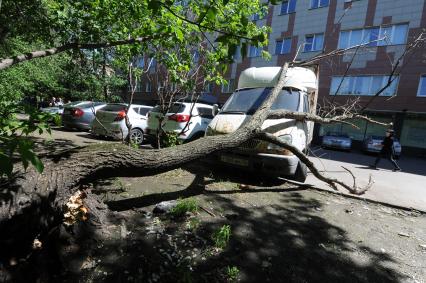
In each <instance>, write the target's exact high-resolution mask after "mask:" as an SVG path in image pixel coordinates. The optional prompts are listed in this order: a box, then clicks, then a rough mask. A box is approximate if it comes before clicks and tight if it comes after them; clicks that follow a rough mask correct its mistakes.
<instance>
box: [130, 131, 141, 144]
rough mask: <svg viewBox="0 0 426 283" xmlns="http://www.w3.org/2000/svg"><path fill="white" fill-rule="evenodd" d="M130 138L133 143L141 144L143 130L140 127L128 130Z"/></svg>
mask: <svg viewBox="0 0 426 283" xmlns="http://www.w3.org/2000/svg"><path fill="white" fill-rule="evenodd" d="M130 140H131V141H132V142H133V143H136V144H139V145H141V144H142V143H143V140H144V138H143V131H142V130H141V129H137V128H136V129H132V130H131V131H130Z"/></svg>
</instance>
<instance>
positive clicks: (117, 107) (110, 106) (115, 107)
mask: <svg viewBox="0 0 426 283" xmlns="http://www.w3.org/2000/svg"><path fill="white" fill-rule="evenodd" d="M126 108H127V105H126V104H107V105H106V106H105V107H103V108H102V111H107V112H118V111H122V110H126Z"/></svg>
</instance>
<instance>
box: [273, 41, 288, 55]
mask: <svg viewBox="0 0 426 283" xmlns="http://www.w3.org/2000/svg"><path fill="white" fill-rule="evenodd" d="M286 40H289V41H290V50H288V52H283V48H284V42H285V41H286ZM278 42H281V50H280V52H279V53H276V54H275V55H282V54H290V53H291V43H292V38H291V37H287V38H283V39H281V40H277V41H276V42H275V44H276V45H278ZM276 49H277V48H275V51H276Z"/></svg>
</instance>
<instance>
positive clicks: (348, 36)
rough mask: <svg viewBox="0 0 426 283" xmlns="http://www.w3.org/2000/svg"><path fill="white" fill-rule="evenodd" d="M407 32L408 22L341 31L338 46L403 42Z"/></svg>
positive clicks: (347, 46)
mask: <svg viewBox="0 0 426 283" xmlns="http://www.w3.org/2000/svg"><path fill="white" fill-rule="evenodd" d="M407 32H408V24H400V25H393V26H385V27H373V28H366V29H356V30H349V31H342V32H340V37H339V48H340V49H345V48H349V47H353V46H356V45H361V44H368V46H385V45H396V44H405V43H406V41H407Z"/></svg>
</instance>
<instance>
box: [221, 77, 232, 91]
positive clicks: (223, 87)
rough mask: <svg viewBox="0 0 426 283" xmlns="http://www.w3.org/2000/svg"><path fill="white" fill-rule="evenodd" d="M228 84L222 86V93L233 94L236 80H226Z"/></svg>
mask: <svg viewBox="0 0 426 283" xmlns="http://www.w3.org/2000/svg"><path fill="white" fill-rule="evenodd" d="M226 82H227V83H226V84H225V83H223V84H222V93H232V92H233V91H234V89H233V88H234V82H235V79H229V80H226Z"/></svg>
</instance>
